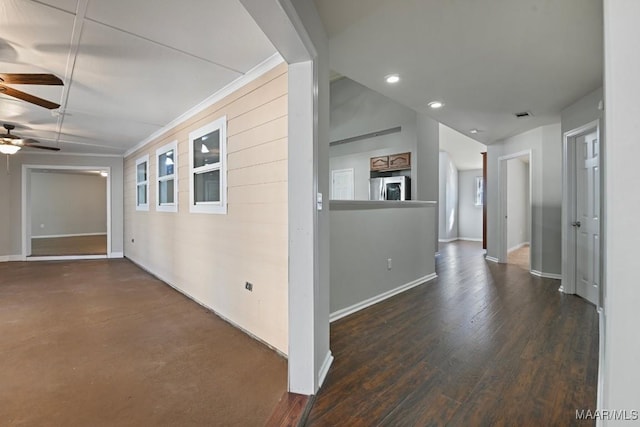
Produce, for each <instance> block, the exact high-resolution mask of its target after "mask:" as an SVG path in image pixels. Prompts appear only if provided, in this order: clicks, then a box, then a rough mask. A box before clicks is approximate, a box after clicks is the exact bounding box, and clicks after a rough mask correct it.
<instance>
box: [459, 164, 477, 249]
mask: <svg viewBox="0 0 640 427" xmlns="http://www.w3.org/2000/svg"><path fill="white" fill-rule="evenodd" d="M476 177H482V169H476V170H465V171H462V170H461V171H458V235H459V238H460V239H464V240H479V241H481V240H482V205H480V206H476V204H475V203H476V191H475V187H476Z"/></svg>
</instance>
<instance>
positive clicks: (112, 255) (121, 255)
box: [109, 252, 124, 258]
mask: <svg viewBox="0 0 640 427" xmlns="http://www.w3.org/2000/svg"><path fill="white" fill-rule="evenodd" d="M109 258H124V253H123V252H111V253H110V254H109Z"/></svg>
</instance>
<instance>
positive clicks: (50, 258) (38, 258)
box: [26, 255, 107, 261]
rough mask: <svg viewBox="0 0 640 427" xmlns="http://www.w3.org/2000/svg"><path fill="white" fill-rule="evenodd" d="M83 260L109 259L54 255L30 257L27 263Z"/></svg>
mask: <svg viewBox="0 0 640 427" xmlns="http://www.w3.org/2000/svg"><path fill="white" fill-rule="evenodd" d="M81 259H107V256H106V255H53V256H30V257H28V258H27V259H26V261H73V260H81Z"/></svg>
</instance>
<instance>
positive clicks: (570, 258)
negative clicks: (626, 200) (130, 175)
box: [560, 119, 604, 307]
mask: <svg viewBox="0 0 640 427" xmlns="http://www.w3.org/2000/svg"><path fill="white" fill-rule="evenodd" d="M594 131H595V132H596V133H597V134H598V141H599V142H600V154H599V155H598V157H599V159H598V160H599V161H598V167H599V168H600V182H598V185H599V186H600V231H599V233H600V260H599V262H600V277H599V278H598V281H599V283H600V286H599V290H598V303H597V304H596V305H597V307H600V306H601V303H602V256H603V254H604V252H603V249H604V248H603V241H604V239H603V227H604V221H602V212H603V200H604V197H603V194H602V188H603V185H602V179H603V177H604V174H603V173H602V148H603V146H602V126H601V125H600V119H597V120H594V121H592V122H589V123H587V124H585V125H583V126H580V127H577V128H575V129H572V130H570V131H568V132H565V133H564V135H563V138H562V194H563V197H562V279H561V284H560V291H562V292H564V293H566V294H575V293H576V292H577V286H576V255H577V254H576V251H577V248H576V241H577V239H576V233H575V232H574V231H575V230H574V227H573V226H572V225H571V223H572V222H573V221H575V217H576V170H577V169H576V162H575V152H576V141H577V140H578V138H580V137H581V136H585V135H588V134H590V133H592V132H594Z"/></svg>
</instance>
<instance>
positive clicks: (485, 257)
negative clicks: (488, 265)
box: [484, 255, 500, 263]
mask: <svg viewBox="0 0 640 427" xmlns="http://www.w3.org/2000/svg"><path fill="white" fill-rule="evenodd" d="M484 259H486V260H487V261H491V262H495V263H498V262H500V260H499V259H498V258H495V257H492V256H489V255H485V256H484Z"/></svg>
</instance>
